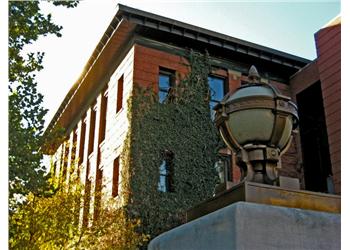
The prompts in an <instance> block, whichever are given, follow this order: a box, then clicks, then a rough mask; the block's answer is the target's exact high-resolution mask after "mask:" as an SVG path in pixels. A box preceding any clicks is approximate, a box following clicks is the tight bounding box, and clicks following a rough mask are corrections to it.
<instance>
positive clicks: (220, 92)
mask: <svg viewBox="0 0 350 250" xmlns="http://www.w3.org/2000/svg"><path fill="white" fill-rule="evenodd" d="M208 82H209V88H210V99H211V100H215V101H221V100H222V98H224V95H225V88H224V83H225V81H224V79H223V78H218V77H213V76H209V77H208Z"/></svg>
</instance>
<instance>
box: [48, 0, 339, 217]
mask: <svg viewBox="0 0 350 250" xmlns="http://www.w3.org/2000/svg"><path fill="white" fill-rule="evenodd" d="M327 29H328V28H325V29H323V30H321V31H319V32H318V33H317V34H316V41H317V46H318V59H316V60H315V61H313V62H310V61H309V60H306V59H304V58H300V57H297V56H294V55H290V54H287V53H284V52H281V51H277V50H275V49H272V48H267V47H264V46H261V45H257V44H253V43H250V42H247V41H243V40H240V39H237V38H234V37H229V36H226V35H223V34H219V33H216V32H213V31H209V30H206V29H203V28H200V27H196V26H193V25H189V24H186V23H182V22H179V21H175V20H172V19H169V18H166V17H162V16H158V15H154V14H151V13H148V12H144V11H140V10H137V9H133V8H130V7H127V6H123V5H119V9H118V11H117V13H116V15H115V17H114V18H113V20H112V22H111V23H110V25H109V26H108V28H107V30H106V31H105V33H104V35H103V37H102V38H101V40H100V42H99V44H98V45H97V47H96V48H95V50H94V52H93V53H92V55H91V57H90V59H89V61H88V62H87V64H86V66H85V68H84V71H83V72H82V74H81V76H80V78H79V79H78V80H77V81H76V83H75V84H74V85H73V87H72V88H71V90H70V91H69V92H68V94H67V95H66V97H65V99H64V101H63V102H62V104H61V105H60V107H59V109H58V111H57V112H56V114H55V116H54V118H53V119H52V121H51V123H50V124H49V126H48V128H47V131H46V133H50V131H52V130H53V129H54V128H55V127H57V126H59V127H63V128H64V129H65V131H66V136H67V140H66V141H65V142H64V143H62V144H61V145H59V146H58V147H55V148H54V151H55V153H54V154H53V155H52V162H53V163H54V166H55V175H56V176H60V178H61V179H63V180H64V181H66V182H68V181H69V178H70V174H71V173H72V172H74V171H75V172H77V171H78V172H77V173H78V175H79V176H80V178H81V180H82V181H83V183H85V185H86V189H85V193H86V195H85V203H86V204H90V206H85V207H88V209H84V211H83V213H82V214H81V216H82V217H81V218H82V220H83V221H85V223H87V222H86V221H87V219H86V218H87V214H88V213H94V210H96V209H94V205H93V204H96V202H95V201H94V199H96V197H95V195H94V194H95V191H98V190H100V189H101V188H102V187H103V193H104V195H105V196H106V197H116V199H118V194H120V192H121V190H122V188H123V187H122V171H123V164H122V161H121V160H120V156H121V153H122V152H123V145H124V141H125V139H126V137H127V134H128V129H129V125H130V124H129V120H128V118H127V117H128V112H129V111H128V108H127V101H128V99H129V98H130V96H131V93H132V91H133V89H134V88H135V87H136V86H141V87H148V88H151V89H153V90H154V91H156V92H157V93H158V98H159V101H160V102H162V101H163V100H164V98H166V96H167V93H168V90H169V88H170V87H171V85H172V84H177V82H178V81H179V78H181V77H183V76H185V75H186V74H187V73H188V67H187V66H186V65H184V62H185V61H186V58H185V57H186V53H188V51H189V50H190V49H193V50H195V51H199V52H205V51H208V52H209V55H210V57H211V59H212V61H211V63H212V73H211V74H210V75H209V77H208V81H209V85H210V87H211V89H215V90H216V91H215V94H214V93H212V96H211V102H210V103H211V104H213V105H214V104H215V102H217V101H219V100H220V99H221V98H222V97H223V96H224V95H225V94H226V93H229V92H232V91H234V90H235V89H236V88H238V87H239V86H240V85H241V84H242V83H244V82H246V81H247V74H248V70H249V68H250V66H251V65H253V64H254V65H255V66H256V67H257V68H258V69H259V72H260V75H261V76H262V80H263V81H266V82H269V83H271V84H272V85H274V86H275V87H277V88H278V89H279V90H280V91H281V92H282V93H283V94H285V95H287V96H290V97H292V98H294V99H295V100H296V101H297V102H298V104H299V105H301V106H304V103H305V102H306V101H307V100H308V98H310V97H303V93H304V91H303V90H305V91H307V90H308V88H307V86H309V85H312V86H313V85H314V83H317V84H318V85H319V82H320V83H321V86H322V93H324V98H321V99H320V100H319V101H320V103H321V102H322V100H323V101H324V107H325V108H324V110H325V112H326V116H325V119H326V124H325V127H322V128H321V130H322V131H323V133H325V132H324V131H325V129H328V130H329V129H331V131H328V137H327V136H326V137H327V138H328V141H329V147H328V145H326V146H325V148H322V149H320V150H315V149H313V150H315V151H312V152H311V153H312V154H321V155H323V151H322V150H326V151H327V150H329V152H330V157H331V158H330V159H331V160H330V163H329V162H328V164H332V168H331V169H332V171H331V172H327V177H326V179H325V181H326V188H324V185H323V184H320V185H321V186H322V188H319V187H318V186H317V185H318V184H314V183H316V182H317V183H318V182H322V181H324V178H323V177H322V178H323V179H322V180H321V179H320V180H309V179H308V178H311V177H309V176H311V175H309V174H308V173H309V172H308V171H310V170H311V171H315V169H316V168H317V167H316V166H315V164H311V165H310V166H309V161H310V160H309V159H308V158H307V157H305V156H304V158H303V155H305V154H304V153H305V152H306V155H308V154H310V153H309V151H307V150H308V149H309V148H310V147H311V148H313V145H314V144H313V143H314V142H312V141H310V140H308V139H305V140H304V139H303V136H304V137H305V136H306V137H307V138H308V136H310V137H314V135H308V134H306V135H305V134H304V133H303V132H301V133H299V134H297V135H296V136H295V137H294V140H293V142H292V145H291V147H290V148H289V150H288V152H286V153H285V155H284V156H283V157H282V165H283V169H282V170H281V172H280V174H281V175H284V176H289V177H294V178H298V179H299V180H300V182H301V184H302V187H303V188H305V187H306V188H307V189H310V190H314V191H332V190H331V189H330V187H331V185H330V184H329V185H328V186H327V181H328V183H331V180H333V179H331V178H328V177H329V176H332V173H333V174H334V175H333V177H332V178H334V184H335V190H336V192H337V193H340V180H339V179H340V178H339V177H340V158H339V156H340V139H339V138H338V137H339V135H340V124H339V121H340V107H339V105H338V104H339V102H340V96H339V98H338V95H339V92H340V85H339V87H338V82H336V83H335V85H334V81H339V82H340V76H339V79H338V78H337V79H335V80H334V81H333V78H332V79H330V78H331V77H330V75H333V74H334V73H335V74H338V73H337V68H335V69H334V70H335V71H334V72H333V71H332V72H328V71H327V72H326V71H324V70H323V71H321V69H324V67H328V64H327V63H324V62H323V61H324V60H326V61H327V58H328V57H329V56H334V59H332V62H333V61H334V62H335V64H336V63H337V60H338V59H337V56H338V54H337V53H338V52H337V51H336V54H335V55H333V54H332V53H328V52H324V50H329V49H332V48H329V46H327V45H325V43H327V44H328V42H327V41H328V40H327V39H334V44H337V43H338V42H339V38H337V34H338V33H337V32H333V31H327ZM331 29H333V28H331ZM335 29H337V30H338V28H337V26H335ZM323 33H325V35H323ZM327 34H328V35H327ZM333 35H335V38H332V36H333ZM339 35H340V31H339ZM328 36H330V38H328ZM337 39H338V40H337ZM332 41H333V40H332ZM339 50H340V49H339ZM324 58H325V59H324ZM339 58H340V56H339ZM339 60H340V59H339ZM332 65H333V64H332ZM337 65H338V64H336V66H337ZM337 67H339V70H340V65H339V66H337ZM318 69H320V70H319V71H320V73H318ZM339 75H340V71H339ZM332 77H333V76H332ZM335 78H336V77H335ZM311 92H312V94H314V90H312V91H311ZM305 93H306V92H305ZM327 93H328V94H327ZM330 95H331V97H330ZM333 95H336V96H337V97H333ZM312 98H314V97H312ZM320 103H318V104H317V105H318V106H317V107H321V106H320V105H321V104H320ZM334 103H336V104H334ZM213 105H211V106H213ZM334 105H335V106H334ZM305 106H308V105H305ZM338 108H339V109H338ZM301 112H302V113H301V114H300V116H301V128H302V129H304V127H305V128H307V126H313V125H310V124H309V123H308V121H305V122H304V120H303V119H304V118H303V117H304V116H305V117H306V116H307V115H308V113H307V112H308V110H307V109H302V108H301ZM322 112H323V108H322V109H320V113H322ZM338 116H339V117H338ZM338 118H339V119H338ZM324 135H325V134H323V137H322V138H326V137H325V136H324ZM300 136H301V137H302V138H301V139H300ZM317 138H318V137H317ZM338 139H339V140H338ZM307 143H310V144H311V145H308V144H307ZM221 154H223V155H226V156H227V159H228V162H229V164H230V165H231V168H230V169H231V170H232V171H231V173H230V179H231V180H232V181H233V182H236V183H237V182H238V181H239V178H240V173H239V169H238V168H237V167H236V166H235V164H234V157H233V156H232V153H231V152H230V150H228V149H222V150H221ZM167 157H171V156H170V153H169V154H166V156H165V158H167ZM165 158H164V159H165ZM74 160H77V161H78V165H79V166H80V170H78V169H72V167H73V166H74V164H73V162H74ZM303 160H304V161H305V162H306V163H305V164H302V163H303ZM311 162H313V159H311ZM163 163H164V164H167V160H166V159H165V160H164V161H163V162H162V165H163ZM322 164H324V163H323V158H322V163H321V162H320V163H319V164H318V165H319V166H323V165H322ZM162 165H161V166H160V173H159V172H158V173H159V174H160V176H159V183H158V190H159V191H163V192H164V191H166V188H165V190H164V185H163V186H162V183H163V184H164V183H165V181H164V180H163V181H162V180H161V179H162V177H161V176H162ZM304 169H305V182H304ZM309 169H310V170H309ZM138 174H140V175H142V173H138ZM309 183H310V184H309ZM155 185H157V184H155ZM327 187H328V189H327Z"/></svg>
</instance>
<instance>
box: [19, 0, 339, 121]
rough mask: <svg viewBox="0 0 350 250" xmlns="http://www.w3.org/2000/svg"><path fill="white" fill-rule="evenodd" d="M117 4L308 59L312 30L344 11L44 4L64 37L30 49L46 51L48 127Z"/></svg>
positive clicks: (304, 6) (293, 6) (43, 87)
mask: <svg viewBox="0 0 350 250" xmlns="http://www.w3.org/2000/svg"><path fill="white" fill-rule="evenodd" d="M117 3H121V4H124V5H127V6H130V7H134V8H137V9H141V10H145V11H148V12H152V13H155V14H159V15H162V16H166V17H168V18H173V19H176V20H179V21H183V22H186V23H190V24H193V25H196V26H200V27H202V28H206V29H209V30H214V31H217V32H220V33H223V34H226V35H229V36H233V37H236V38H240V39H243V40H246V41H250V42H253V43H257V44H261V45H264V46H267V47H271V48H274V49H278V50H281V51H284V52H287V53H291V54H294V55H297V56H301V57H304V58H307V59H310V60H313V59H314V58H315V57H316V50H315V45H314V33H315V32H317V31H318V30H319V29H320V28H321V27H323V26H324V25H325V24H326V23H327V22H328V21H330V20H331V19H332V18H334V17H335V16H336V15H338V14H339V13H340V2H339V1H322V2H313V1H308V2H300V1H294V2H271V1H270V2H261V1H258V2H251V1H245V2H236V1H230V2H227V1H226V2H213V1H205V2H203V1H202V2H200V1H190V2H189V1H182V2H179V1H169V2H161V1H158V2H150V1H119V2H118V1H111V0H103V1H93V0H85V1H82V2H81V3H80V4H79V5H78V7H76V8H74V9H67V8H64V7H56V6H53V5H52V4H49V3H42V4H41V8H42V10H43V12H44V13H51V14H52V18H53V21H54V22H55V23H57V24H59V25H62V26H63V29H62V31H61V33H62V37H61V38H58V37H56V36H54V35H49V36H46V37H42V38H41V39H39V40H38V41H37V42H35V43H34V44H33V45H31V46H28V47H27V48H26V49H27V51H44V52H45V57H44V69H43V70H42V71H40V72H39V73H38V74H37V80H38V88H39V91H40V92H41V93H42V94H43V95H44V107H46V108H48V109H49V112H48V114H47V116H46V126H47V125H48V123H49V122H50V120H51V119H52V117H53V116H54V114H55V112H56V110H57V109H58V107H59V105H60V104H61V102H62V101H63V99H64V97H65V95H66V94H67V92H68V91H69V89H70V88H71V86H72V85H73V84H74V82H75V81H76V80H77V79H78V77H79V75H80V73H81V72H82V70H83V68H84V65H85V64H86V62H87V61H88V59H89V57H90V55H91V54H92V52H93V50H94V48H95V47H96V45H97V43H98V41H99V40H100V38H101V37H102V35H103V33H104V32H105V30H106V28H107V27H108V24H109V23H110V21H111V20H112V18H113V16H114V14H115V13H116V10H117Z"/></svg>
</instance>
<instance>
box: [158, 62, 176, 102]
mask: <svg viewBox="0 0 350 250" xmlns="http://www.w3.org/2000/svg"><path fill="white" fill-rule="evenodd" d="M161 75H163V76H167V77H169V88H168V89H165V88H163V87H160V76H161ZM175 81H176V71H175V70H172V69H168V68H164V67H159V72H158V98H159V103H166V101H167V100H168V97H169V93H170V91H171V89H172V88H173V87H174V86H175ZM161 92H162V93H166V96H165V98H164V100H163V101H161V100H160V93H161Z"/></svg>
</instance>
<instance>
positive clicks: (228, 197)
mask: <svg viewBox="0 0 350 250" xmlns="http://www.w3.org/2000/svg"><path fill="white" fill-rule="evenodd" d="M238 201H245V202H253V203H258V204H266V205H273V206H283V207H290V208H301V209H309V210H315V211H321V212H328V213H340V209H341V205H340V204H341V197H340V196H339V195H331V194H324V193H316V192H310V191H305V190H293V189H285V188H281V187H276V186H271V185H266V184H260V183H254V182H242V183H240V184H238V185H235V186H234V187H232V188H231V189H229V190H226V191H225V192H222V193H221V194H219V195H217V196H215V197H212V198H210V199H209V200H206V201H204V202H203V203H201V204H198V205H197V206H195V207H193V208H192V209H190V210H188V211H187V222H189V221H191V220H194V219H197V218H199V217H201V216H203V215H206V214H209V213H211V212H214V211H216V210H218V209H220V208H223V207H226V206H228V205H230V204H233V203H235V202H238Z"/></svg>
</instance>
